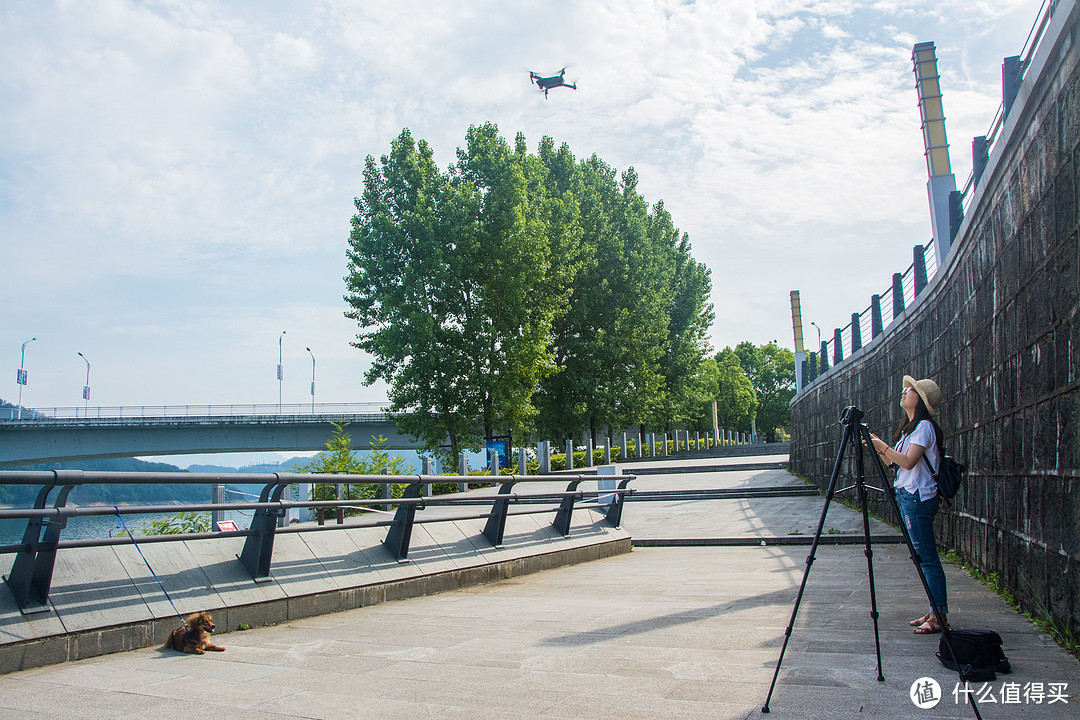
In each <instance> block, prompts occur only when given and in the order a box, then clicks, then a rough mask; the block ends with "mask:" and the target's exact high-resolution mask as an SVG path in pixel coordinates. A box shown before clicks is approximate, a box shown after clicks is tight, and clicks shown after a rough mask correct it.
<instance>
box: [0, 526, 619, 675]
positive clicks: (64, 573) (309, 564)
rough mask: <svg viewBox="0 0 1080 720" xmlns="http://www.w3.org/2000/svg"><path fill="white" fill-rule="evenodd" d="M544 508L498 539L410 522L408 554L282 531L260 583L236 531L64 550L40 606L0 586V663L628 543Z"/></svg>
mask: <svg viewBox="0 0 1080 720" xmlns="http://www.w3.org/2000/svg"><path fill="white" fill-rule="evenodd" d="M443 511H444V512H445V510H443ZM552 517H553V513H550V514H547V513H545V514H538V515H511V516H509V517H508V518H507V524H506V532H505V535H504V544H503V545H502V546H500V547H493V546H492V545H491V544H490V543H489V542H488V541H487V539H486V538H485V537H484V536H483V535H482V531H483V522H484V521H483V520H453V521H445V522H428V523H419V522H418V523H417V524H416V525H415V526H414V528H413V535H412V543H411V547H410V550H409V560H408V561H406V562H398V561H397V560H395V559H394V557H393V556H392V555H391V553H390V552H389V551H388V550H387V549H386V548H385V547H384V546H383V544H382V541H383V539H384V537H385V536H386V529H385V528H351V529H350V528H348V527H347V526H344V528H345V529H342V528H337V527H336V526H332V527H333V529H329V530H321V531H316V532H304V533H288V534H280V535H278V537H277V538H276V539H275V542H274V555H273V564H272V566H271V577H270V578H269V579H268V580H267V581H265V582H258V583H256V582H255V581H253V580H252V578H251V575H250V574H249V573H248V572H247V570H245V568H244V567H243V565H241V564H240V561H239V560H238V559H237V556H238V555H239V554H240V552H241V550H242V548H243V544H244V539H243V538H221V539H215V540H192V541H183V542H174V543H155V544H144V545H140V549H141V550H142V553H143V555H145V558H146V559H145V560H144V559H143V557H142V556H141V555H140V554H139V551H138V550H137V549H136V548H135V547H134V546H133V545H121V546H114V547H97V548H70V549H64V550H61V551H60V552H59V553H58V554H57V562H56V569H55V574H54V577H53V585H52V591H51V593H50V603H49V606H50V609H49V610H48V611H46V612H40V613H34V614H26V615H24V614H23V613H22V612H21V611H20V610H19V608H18V606H17V604H16V602H15V598H14V596H13V595H12V594H11V591H10V590H9V589H8V588H7V586H6V585H4V586H3V587H0V672H13V671H16V670H22V669H27V668H32V667H37V666H41V665H48V664H52V663H59V662H65V661H67V660H76V659H79V658H85V657H92V656H95V655H102V654H105V653H112V652H118V651H121V650H130V649H134V648H140V647H147V646H152V645H156V644H160V643H164V642H165V638H166V637H167V636H168V634H169V633H170V632H171V631H172V630H173V629H174V628H176V627H178V626H179V625H180V624H181V623H180V619H179V618H178V617H177V613H178V612H179V613H180V614H181V615H187V614H188V613H193V612H198V611H203V610H206V611H209V612H211V613H212V614H213V615H214V622H215V624H216V625H217V627H218V632H219V633H221V632H229V631H233V630H237V629H238V628H240V627H241V626H251V627H256V626H261V625H267V624H274V623H280V622H285V621H288V620H295V619H298V618H304V617H310V616H313V615H320V614H323V613H330V612H337V611H339V610H347V609H352V608H358V607H364V606H367V605H374V604H377V603H381V602H383V601H386V600H399V599H403V598H409V597H416V596H421V595H428V594H431V593H435V592H439V591H443V590H448V589H452V588H459V587H464V586H468V585H475V584H477V583H483V582H487V581H491V580H498V579H504V578H509V577H513V576H516V575H522V574H526V573H532V572H536V571H538V570H545V569H547V568H552V567H558V566H562V565H569V564H573V563H578V562H583V561H586V560H594V559H597V558H601V557H609V556H611V555H616V554H619V553H625V552H629V551H630V535H629V534H628V533H626V532H625V531H623V530H620V529H617V528H613V527H611V526H610V525H609V524H608V523H607V522H606V520H605V518H604V515H603V514H601V513H599V512H598V511H595V510H589V509H582V510H579V511H578V512H576V513H574V516H573V517H574V522H573V525H572V527H571V532H570V535H569V536H567V537H563V536H562V535H560V534H559V533H558V532H556V531H555V529H554V528H553V527H552V526H551V519H552ZM419 518H420V516H418V519H419ZM8 557H9V558H10V557H11V556H8ZM147 562H149V565H150V567H152V568H153V571H154V573H156V574H157V578H158V580H160V581H161V585H159V584H158V580H155V579H154V576H153V574H152V573H151V571H150V569H149V568H148V567H147ZM162 585H163V586H164V588H165V590H166V591H167V592H168V596H169V598H171V600H172V604H170V602H169V599H167V598H166V596H165V593H164V592H163V591H162ZM173 604H175V606H176V609H175V610H174V609H173Z"/></svg>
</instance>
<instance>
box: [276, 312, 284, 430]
mask: <svg viewBox="0 0 1080 720" xmlns="http://www.w3.org/2000/svg"><path fill="white" fill-rule="evenodd" d="M283 337H285V331H284V330H282V331H281V334H280V335H278V339H277V412H278V415H280V414H281V380H282V379H283V378H284V377H285V372H284V369H283V368H282V366H281V338H283Z"/></svg>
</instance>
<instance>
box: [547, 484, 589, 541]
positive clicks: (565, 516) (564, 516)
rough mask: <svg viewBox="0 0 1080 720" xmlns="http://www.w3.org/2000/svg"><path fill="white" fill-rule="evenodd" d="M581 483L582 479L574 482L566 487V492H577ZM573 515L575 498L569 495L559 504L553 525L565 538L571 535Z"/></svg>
mask: <svg viewBox="0 0 1080 720" xmlns="http://www.w3.org/2000/svg"><path fill="white" fill-rule="evenodd" d="M581 482H582V478H579V479H577V480H572V481H571V482H570V484H569V485H567V486H566V492H577V489H578V485H580V484H581ZM573 514H574V496H573V495H567V496H565V497H563V499H562V502H561V503H559V511H558V512H557V513H555V520H554V521H553V522H552V523H551V524H552V525H553V526H554V527H555V529H556V530H558V531H559V534H560V535H562V536H563V537H566V536H567V535H569V534H570V522H571V517H572V516H573Z"/></svg>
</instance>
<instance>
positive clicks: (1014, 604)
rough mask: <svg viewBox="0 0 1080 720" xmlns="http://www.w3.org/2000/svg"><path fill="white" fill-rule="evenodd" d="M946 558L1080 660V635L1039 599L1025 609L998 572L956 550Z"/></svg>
mask: <svg viewBox="0 0 1080 720" xmlns="http://www.w3.org/2000/svg"><path fill="white" fill-rule="evenodd" d="M944 559H945V560H947V561H948V562H951V563H954V564H956V565H959V566H960V567H962V568H963V569H964V570H966V571H967V573H968V575H970V576H971V577H973V578H975V579H976V580H978V581H979V582H981V583H982V584H983V585H985V586H986V587H988V588H990V589H991V590H993V591H994V593H995V594H996V595H997V596H998V597H1000V598H1001V599H1002V600H1004V601H1005V602H1006V603H1008V605H1009V607H1011V608H1012V609H1013V610H1015V611H1017V612H1018V613H1020V614H1021V615H1023V616H1024V617H1025V618H1027V620H1028V622H1030V623H1031V624H1032V625H1034V626H1035V627H1036V628H1038V629H1039V631H1040V632H1042V633H1045V634H1046V635H1049V636H1050V637H1052V638H1053V639H1054V642H1056V643H1057V644H1058V645H1060V646H1061V647H1062V648H1064V650H1065V651H1066V652H1067V653H1069V654H1070V655H1072V656H1073V657H1074V658H1076V659H1077V660H1080V637H1077V634H1076V633H1075V632H1073V629H1072V628H1071V627H1070V626H1069V625H1068V624H1067V623H1066V625H1065V626H1064V627H1062V626H1060V625H1058V624H1057V623H1056V622H1054V620H1053V618H1052V617H1051V616H1050V611H1049V610H1047V609H1046V607H1045V606H1043V605H1042V604H1041V603H1039V601H1037V600H1032V603H1034V605H1035V609H1034V610H1024V609H1023V608H1021V607H1020V602H1019V601H1018V600H1017V599H1016V596H1015V595H1013V594H1012V592H1011V591H1010V590H1009V589H1008V588H1006V587H1004V586H1003V585H1002V584H1001V576H1000V575H998V574H997V573H996V572H994V573H984V572H983V571H982V570H979V569H978V568H977V567H975V566H974V565H972V564H971V563H969V562H968V561H967V560H965V559H964V557H963V556H962V555H960V553H958V552H956V550H949V551H948V552H946V553H945V555H944ZM1020 579H1021V580H1023V581H1024V582H1025V583H1026V584H1027V586H1028V587H1029V588H1030V587H1031V583H1030V582H1028V580H1027V578H1025V577H1024V575H1023V573H1021V575H1020Z"/></svg>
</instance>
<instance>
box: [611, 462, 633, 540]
mask: <svg viewBox="0 0 1080 720" xmlns="http://www.w3.org/2000/svg"><path fill="white" fill-rule="evenodd" d="M616 474H620V473H616ZM631 480H633V478H632V477H628V478H626V479H625V480H622V481H620V482H619V487H618V488H616V489H617V490H626V486H627V485H629V484H630V481H631ZM625 502H626V494H625V493H622V492H620V493H615V494H613V495H612V496H611V504H610V505H608V511H607V521H608V522H609V523H611V526H612V527H619V525H621V524H622V511H623V504H624V503H625Z"/></svg>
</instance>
